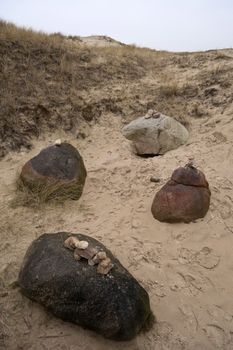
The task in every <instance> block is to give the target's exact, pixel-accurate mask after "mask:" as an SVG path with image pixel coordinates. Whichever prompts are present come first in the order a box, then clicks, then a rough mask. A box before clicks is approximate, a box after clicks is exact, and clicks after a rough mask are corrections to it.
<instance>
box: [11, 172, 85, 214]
mask: <svg viewBox="0 0 233 350" xmlns="http://www.w3.org/2000/svg"><path fill="white" fill-rule="evenodd" d="M83 186H84V185H81V184H80V183H78V182H77V181H73V182H69V183H65V182H61V181H58V180H50V181H47V182H40V181H37V182H30V183H29V182H25V181H24V180H23V178H22V177H21V176H19V177H18V178H17V180H16V191H15V197H14V199H13V200H12V203H11V206H12V207H13V208H16V207H19V206H27V207H39V206H41V205H43V204H45V203H48V202H56V203H58V204H59V203H62V202H64V201H65V200H78V199H79V198H80V196H81V194H82V191H83Z"/></svg>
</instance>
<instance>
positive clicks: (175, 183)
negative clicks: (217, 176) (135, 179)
mask: <svg viewBox="0 0 233 350" xmlns="http://www.w3.org/2000/svg"><path fill="white" fill-rule="evenodd" d="M210 195H211V192H210V190H209V184H208V182H207V180H206V178H205V175H204V174H203V173H202V172H201V171H199V170H197V169H196V168H195V167H193V166H192V165H190V164H188V165H186V166H185V167H183V168H182V167H180V168H178V169H176V170H175V171H174V172H173V174H172V176H171V180H169V181H168V182H167V183H166V184H165V185H164V186H163V187H162V188H161V189H160V191H158V192H157V193H156V195H155V197H154V200H153V203H152V207H151V211H152V214H153V216H154V218H155V219H157V220H159V221H162V222H190V221H193V220H196V219H198V218H203V217H204V216H205V215H206V213H207V211H208V209H209V205H210Z"/></svg>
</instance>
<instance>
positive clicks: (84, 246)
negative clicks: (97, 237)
mask: <svg viewBox="0 0 233 350" xmlns="http://www.w3.org/2000/svg"><path fill="white" fill-rule="evenodd" d="M87 247H88V242H87V241H79V242H77V244H76V248H79V249H87Z"/></svg>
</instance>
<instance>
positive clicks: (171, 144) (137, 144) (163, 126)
mask: <svg viewBox="0 0 233 350" xmlns="http://www.w3.org/2000/svg"><path fill="white" fill-rule="evenodd" d="M122 133H123V135H124V136H125V137H126V138H127V139H128V140H131V141H133V147H134V151H135V153H136V154H139V155H159V154H164V153H166V152H167V151H170V150H172V149H176V148H178V147H179V146H181V145H184V144H185V143H186V141H187V140H188V136H189V133H188V130H187V129H186V128H185V127H184V126H183V125H182V124H180V123H179V122H178V121H176V120H175V119H174V118H171V117H168V116H166V115H164V114H161V113H158V112H156V111H153V110H150V111H149V112H148V113H147V115H145V116H144V117H140V118H138V119H136V120H133V121H132V122H131V123H129V124H128V125H126V126H125V127H124V128H123V129H122Z"/></svg>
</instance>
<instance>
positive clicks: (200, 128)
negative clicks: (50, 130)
mask: <svg viewBox="0 0 233 350" xmlns="http://www.w3.org/2000/svg"><path fill="white" fill-rule="evenodd" d="M232 119H233V118H232V113H230V112H229V111H228V115H227V111H226V114H225V115H224V116H222V115H221V116H220V115H219V116H216V117H214V118H213V117H212V118H211V119H209V120H208V119H207V118H205V119H199V120H194V121H193V125H192V130H191V137H190V140H189V143H188V145H186V146H183V147H180V148H179V149H177V150H174V151H171V152H168V153H167V154H165V155H164V156H162V157H154V158H147V159H143V158H139V157H136V156H135V155H133V154H132V153H131V150H130V146H129V142H128V141H127V140H125V139H124V138H123V137H122V136H121V134H120V132H119V130H120V128H121V125H122V123H121V119H120V117H119V118H117V117H112V116H105V117H103V118H102V119H101V120H100V122H99V123H97V124H96V125H94V126H93V128H92V129H91V134H90V135H89V137H88V138H86V139H85V140H77V139H75V138H72V137H70V138H69V139H67V136H64V135H63V134H61V133H59V132H57V133H55V134H53V135H47V136H46V137H45V136H44V137H41V139H40V140H37V141H35V142H34V148H33V149H32V150H31V151H30V152H29V153H19V154H13V153H11V154H9V155H8V156H6V158H5V159H3V160H2V161H1V168H0V177H1V179H0V193H1V197H0V222H1V231H0V234H1V245H0V293H1V294H0V296H1V299H0V332H2V333H3V336H4V335H7V334H8V335H9V337H6V338H4V337H0V349H12V350H16V349H23V350H29V349H30V350H36V349H38V350H40V349H49V350H52V349H54V350H55V349H56V350H75V349H80V350H110V349H111V350H112V349H113V350H114V349H116V350H118V349H119V350H126V349H127V350H139V349H140V350H144V349H145V350H168V349H169V350H183V349H187V350H196V349H205V350H213V349H222V350H223V349H225V350H232V349H233V298H232V291H233V273H232V271H233V254H232V250H233V218H232V211H233V120H232ZM58 137H62V138H63V139H64V137H65V138H66V139H67V140H68V141H70V142H71V143H72V144H73V145H74V146H77V147H78V148H79V150H80V152H81V154H82V155H83V157H84V159H85V164H86V167H87V171H88V178H87V182H86V186H85V190H84V193H83V196H82V197H81V199H80V200H79V201H78V202H76V201H69V202H66V203H65V204H64V205H62V206H61V205H60V206H59V205H57V206H54V205H47V206H45V207H44V208H43V209H40V210H38V209H37V210H35V209H30V208H25V207H24V208H23V207H19V208H17V209H12V208H11V207H10V202H11V201H12V198H13V183H14V180H15V175H16V172H17V171H19V170H20V167H21V166H22V165H23V163H24V162H25V161H26V160H28V159H29V158H31V156H33V155H35V154H36V153H37V152H38V151H39V150H40V149H41V148H43V147H45V146H46V145H48V143H49V140H55V139H57V138H58ZM189 157H194V158H195V162H196V164H197V165H198V166H199V168H200V169H201V170H202V171H204V173H205V174H206V177H207V179H208V181H209V183H210V188H211V192H212V197H211V207H210V210H209V212H208V214H207V216H206V217H205V218H204V219H202V220H198V221H197V222H196V223H190V224H173V225H171V224H165V223H160V222H158V221H156V220H154V219H153V217H152V215H151V213H150V206H151V203H152V199H153V196H154V193H155V191H156V190H157V189H159V188H160V187H161V186H162V185H163V184H164V183H165V182H166V180H167V179H168V178H169V177H170V175H171V173H172V171H173V170H174V169H175V168H176V167H178V166H179V165H184V164H185V163H186V162H187V161H188V158H189ZM152 175H154V176H157V177H160V178H161V182H160V183H158V184H155V183H151V182H150V176H152ZM61 230H66V231H71V232H82V233H84V234H90V235H91V236H93V237H95V238H97V239H99V240H101V242H103V243H104V244H106V245H107V247H108V248H110V249H111V250H112V252H113V253H114V254H115V255H116V256H117V257H118V258H119V260H120V261H121V262H122V263H123V265H124V266H125V267H126V268H128V269H129V271H130V272H131V273H132V274H133V275H134V276H135V277H136V278H137V279H138V280H139V281H140V282H141V284H142V285H143V286H144V287H145V288H146V290H147V291H148V293H149V295H150V299H151V307H152V309H153V311H154V313H155V315H156V317H157V319H158V324H157V325H155V326H154V328H153V329H152V330H151V331H150V332H148V333H146V334H141V335H139V336H138V337H137V338H136V339H135V340H133V341H131V342H127V343H116V342H112V341H108V340H105V339H103V338H102V337H101V336H98V335H96V334H95V333H93V332H90V331H88V330H83V329H82V328H80V327H78V326H76V325H72V324H69V323H64V322H62V321H60V320H58V319H56V318H54V317H53V316H51V315H50V314H49V313H47V312H46V311H45V310H44V309H43V308H42V307H40V306H38V305H37V304H36V303H33V302H31V301H29V300H27V299H26V298H25V297H22V296H21V294H20V293H19V290H18V288H17V287H16V288H13V287H10V285H11V284H12V282H14V281H15V280H16V278H17V274H18V271H19V267H20V264H21V262H22V258H23V256H24V253H25V251H26V249H27V247H28V246H29V244H30V243H31V241H32V240H33V239H34V238H36V237H38V236H39V235H40V234H42V233H44V232H57V231H61ZM13 286H14V284H13ZM4 339H5V345H4Z"/></svg>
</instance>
